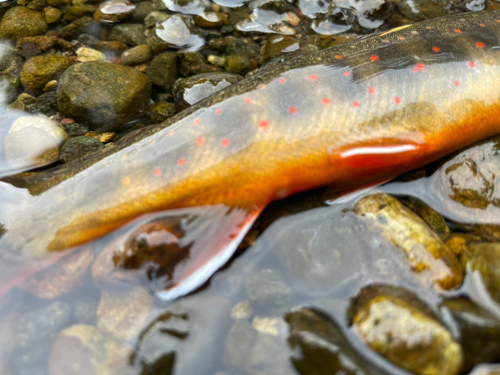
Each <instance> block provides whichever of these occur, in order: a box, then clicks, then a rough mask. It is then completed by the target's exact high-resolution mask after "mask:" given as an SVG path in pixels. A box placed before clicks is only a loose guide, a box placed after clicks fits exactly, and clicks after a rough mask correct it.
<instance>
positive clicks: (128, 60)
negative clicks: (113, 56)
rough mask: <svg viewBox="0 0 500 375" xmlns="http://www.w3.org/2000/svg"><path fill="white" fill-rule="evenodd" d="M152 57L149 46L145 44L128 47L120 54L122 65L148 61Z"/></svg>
mask: <svg viewBox="0 0 500 375" xmlns="http://www.w3.org/2000/svg"><path fill="white" fill-rule="evenodd" d="M151 57H152V54H151V47H149V46H148V45H147V44H141V45H140V46H137V47H134V48H131V49H129V50H128V51H125V52H123V54H122V64H123V65H136V64H141V63H143V62H146V61H149V60H150V59H151Z"/></svg>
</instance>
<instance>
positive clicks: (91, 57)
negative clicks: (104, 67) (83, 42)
mask: <svg viewBox="0 0 500 375" xmlns="http://www.w3.org/2000/svg"><path fill="white" fill-rule="evenodd" d="M76 56H77V57H78V61H80V62H89V61H103V60H106V56H105V55H104V53H102V52H100V51H97V50H95V49H93V48H89V47H80V48H78V50H77V51H76Z"/></svg>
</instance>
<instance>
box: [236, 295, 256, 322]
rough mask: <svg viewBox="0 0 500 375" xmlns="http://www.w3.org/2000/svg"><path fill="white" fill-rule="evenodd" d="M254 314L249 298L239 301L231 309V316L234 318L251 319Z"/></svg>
mask: <svg viewBox="0 0 500 375" xmlns="http://www.w3.org/2000/svg"><path fill="white" fill-rule="evenodd" d="M252 314H253V311H252V306H251V304H250V301H249V300H246V301H242V302H238V303H237V304H236V305H234V306H233V308H232V309H231V318H233V319H234V320H238V319H245V320H246V319H250V317H251V316H252Z"/></svg>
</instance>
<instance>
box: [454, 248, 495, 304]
mask: <svg viewBox="0 0 500 375" xmlns="http://www.w3.org/2000/svg"><path fill="white" fill-rule="evenodd" d="M460 261H461V262H462V266H463V267H464V269H465V268H466V267H470V269H471V271H478V272H479V273H480V274H481V276H482V277H483V282H484V285H485V286H486V289H488V291H489V292H490V295H491V297H492V298H493V299H494V300H495V301H497V302H500V243H480V244H473V245H470V246H468V248H467V250H466V251H465V253H464V254H463V255H462V258H461V259H460Z"/></svg>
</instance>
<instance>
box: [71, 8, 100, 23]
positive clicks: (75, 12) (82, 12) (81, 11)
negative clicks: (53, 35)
mask: <svg viewBox="0 0 500 375" xmlns="http://www.w3.org/2000/svg"><path fill="white" fill-rule="evenodd" d="M96 9H97V7H96V6H95V5H92V4H77V5H75V6H74V7H71V8H70V9H69V11H68V12H67V13H66V14H65V15H64V17H63V19H64V21H68V22H71V21H74V20H76V19H79V18H81V17H84V16H89V15H91V14H92V13H94V12H95V11H96Z"/></svg>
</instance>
